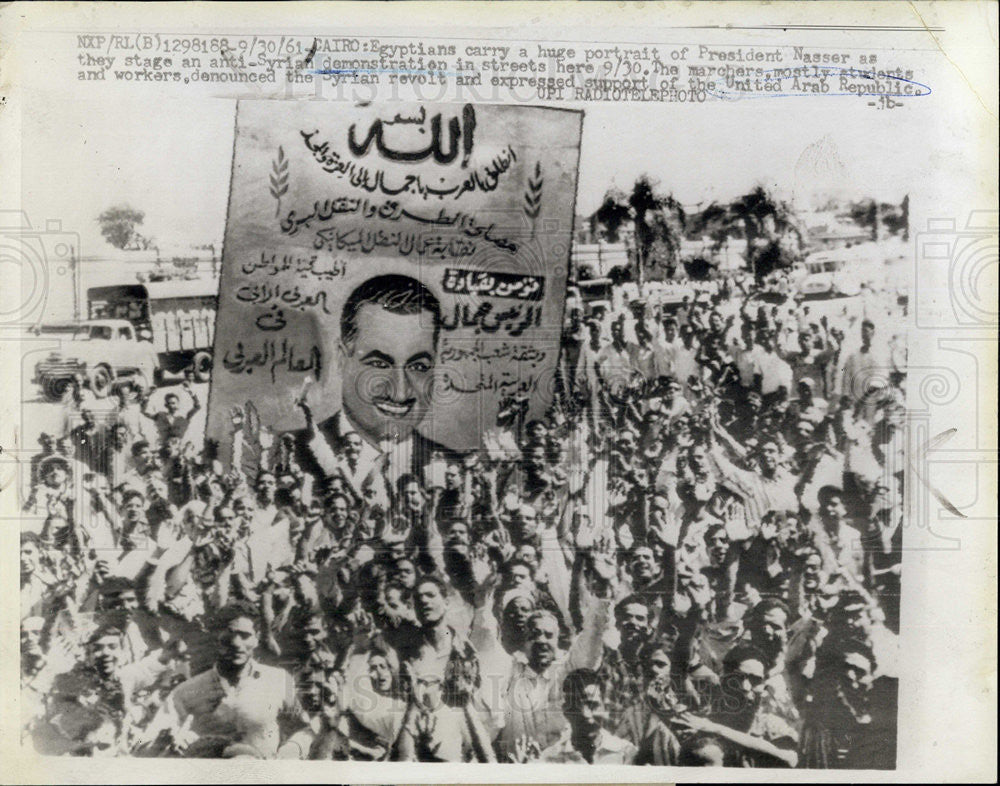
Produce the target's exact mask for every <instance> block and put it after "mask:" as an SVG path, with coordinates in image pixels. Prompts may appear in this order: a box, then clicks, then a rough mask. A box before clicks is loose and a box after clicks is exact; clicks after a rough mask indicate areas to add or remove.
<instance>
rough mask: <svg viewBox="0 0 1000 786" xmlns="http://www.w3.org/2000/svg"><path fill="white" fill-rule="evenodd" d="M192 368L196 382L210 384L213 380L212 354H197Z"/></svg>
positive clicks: (192, 362)
mask: <svg viewBox="0 0 1000 786" xmlns="http://www.w3.org/2000/svg"><path fill="white" fill-rule="evenodd" d="M191 368H192V369H194V378H195V381H197V382H208V380H210V379H211V378H212V354H211V353H210V352H196V353H195V356H194V359H193V360H192V361H191Z"/></svg>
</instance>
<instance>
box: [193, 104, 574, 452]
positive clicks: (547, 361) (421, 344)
mask: <svg viewBox="0 0 1000 786" xmlns="http://www.w3.org/2000/svg"><path fill="white" fill-rule="evenodd" d="M582 117H583V116H582V113H579V112H571V111H565V110H560V109H544V108H537V107H521V106H499V105H474V104H465V105H461V104H458V105H451V104H403V103H391V104H380V105H374V104H372V105H361V106H347V105H337V104H329V103H315V104H313V103H302V102H299V103H295V104H293V105H289V104H286V103H281V102H274V101H241V102H240V103H239V106H238V109H237V123H236V142H235V153H234V159H233V174H232V183H231V186H230V196H229V213H228V218H227V223H226V237H225V246H224V251H223V263H222V264H223V269H222V279H221V286H220V292H219V311H218V317H217V322H216V331H215V351H214V369H213V374H212V388H211V395H210V406H209V419H208V436H209V437H210V438H211V439H214V440H217V441H218V444H219V458H220V459H221V460H222V461H223V463H224V464H225V465H229V464H230V463H231V462H232V460H233V434H234V423H236V422H237V421H239V423H240V425H241V427H242V431H243V438H244V439H246V438H247V433H248V431H252V432H254V434H257V433H273V434H282V433H284V432H290V431H295V430H301V429H302V428H303V427H304V425H305V423H306V420H305V415H304V412H306V411H309V412H311V414H312V416H313V422H314V423H320V424H323V423H330V422H331V419H335V420H340V419H344V418H345V416H346V421H347V423H348V424H349V425H348V426H347V428H349V429H350V430H352V431H357V432H358V433H360V434H362V436H363V437H364V438H365V439H366V440H367V441H368V442H370V443H372V444H373V445H377V444H378V442H380V441H382V440H383V439H385V438H394V439H404V438H406V437H407V436H408V435H412V434H413V433H414V432H416V434H418V435H419V436H420V438H424V439H426V440H429V441H430V443H431V444H435V445H441V446H443V447H444V448H446V449H449V450H453V451H458V452H461V451H466V450H469V449H474V448H478V447H480V444H481V440H482V437H483V433H484V431H486V430H488V429H489V428H490V427H491V426H492V425H494V424H495V422H496V417H497V412H498V411H499V409H500V407H501V404H504V405H506V402H508V401H510V400H518V401H521V402H524V401H526V402H527V404H526V406H527V415H526V417H528V418H532V417H541V416H542V415H543V414H544V412H545V410H546V409H547V408H548V406H549V404H550V402H551V400H552V396H553V391H554V386H555V372H556V368H557V363H558V352H559V336H560V327H561V324H562V317H563V307H564V300H565V290H566V273H567V268H568V263H569V253H570V242H571V232H572V227H573V211H574V203H575V195H576V177H577V166H578V162H579V147H580V133H581V126H582ZM299 400H304V401H306V402H307V404H308V407H307V408H303V407H302V406H297V405H296V402H297V401H299ZM251 441H253V440H251ZM267 442H268V440H265V448H266V447H267V444H266V443H267Z"/></svg>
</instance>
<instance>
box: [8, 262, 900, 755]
mask: <svg viewBox="0 0 1000 786" xmlns="http://www.w3.org/2000/svg"><path fill="white" fill-rule="evenodd" d="M620 295H621V292H619V293H618V294H617V296H616V299H615V302H613V303H610V304H604V305H603V306H597V307H595V306H594V305H593V304H589V303H588V304H585V303H583V302H582V301H580V300H579V299H576V298H571V299H570V300H569V302H568V303H567V309H566V318H565V319H566V324H565V326H564V334H563V346H562V352H561V358H560V365H559V373H558V385H557V390H556V394H555V398H554V401H553V403H552V407H551V409H550V411H549V412H548V413H547V415H546V417H545V418H543V419H529V418H528V417H527V416H526V414H525V411H526V402H524V401H522V400H519V399H517V398H512V399H509V400H507V401H505V402H504V404H503V406H502V407H501V410H500V413H499V415H498V417H497V421H496V423H495V424H490V426H489V428H488V429H486V430H485V433H484V435H483V440H482V444H483V447H482V449H480V450H477V451H473V452H471V453H466V454H455V453H450V452H448V453H440V454H436V455H433V456H431V457H430V460H429V461H428V462H427V463H426V465H425V466H424V467H423V470H424V471H423V472H422V473H413V472H403V473H399V472H397V473H395V474H393V475H391V476H390V474H389V473H387V472H386V471H385V468H386V462H385V461H380V459H381V457H380V456H379V455H378V451H376V450H373V449H372V448H371V446H370V445H368V444H367V443H366V442H364V441H363V440H362V438H361V437H360V436H359V435H358V434H357V433H354V432H353V431H351V429H350V428H345V429H341V431H340V433H338V434H337V435H336V442H335V444H334V446H333V455H332V456H329V457H327V460H326V461H325V462H324V470H323V472H321V473H319V474H317V472H316V471H315V470H316V468H315V466H313V465H314V464H315V462H309V461H307V460H306V459H305V458H304V457H303V454H302V451H301V449H300V448H301V444H300V443H301V440H300V439H298V438H297V436H296V435H294V434H273V433H271V432H270V431H269V430H268V429H266V428H261V427H259V424H255V423H253V424H252V423H250V422H248V419H247V416H246V413H245V412H243V411H240V410H234V411H233V413H232V416H231V421H232V424H231V428H232V430H233V433H234V434H238V435H240V437H241V438H240V440H239V444H240V445H241V446H243V449H242V450H241V452H240V454H239V456H238V457H235V458H234V460H233V461H232V462H231V464H232V467H231V468H224V467H223V466H222V464H221V463H220V461H219V460H218V455H217V447H218V446H217V445H215V444H214V443H213V442H212V441H210V440H205V439H204V438H203V437H202V435H199V434H195V433H192V428H191V422H192V416H193V414H194V413H195V412H196V411H197V410H198V409H199V407H200V403H199V401H198V398H197V396H195V395H194V388H193V387H192V386H191V385H190V383H188V382H185V383H184V384H183V385H181V386H179V387H178V386H174V387H170V388H168V390H167V395H166V396H165V398H164V403H163V408H162V409H157V408H155V407H153V406H152V404H151V403H150V392H151V391H149V390H141V389H137V388H136V387H135V386H133V385H129V384H127V383H126V384H122V385H120V386H119V387H118V388H117V389H116V391H115V394H114V395H115V397H116V402H115V406H114V408H113V409H112V410H109V411H104V412H98V411H95V408H94V406H93V402H92V401H90V400H88V391H87V390H86V384H85V382H84V381H83V380H82V379H81V380H77V381H76V382H75V384H74V385H73V386H71V389H70V390H69V392H68V394H67V401H66V403H65V407H66V410H67V417H66V427H65V430H64V431H63V433H58V434H43V435H41V438H40V440H39V442H40V447H41V450H40V452H39V453H38V454H37V456H36V457H35V458H34V459H33V460H32V462H31V472H30V488H29V489H28V490H27V491H26V494H25V497H24V509H25V521H24V525H23V530H22V536H21V674H22V693H21V713H22V720H23V742H24V744H26V745H29V746H32V747H33V749H34V750H36V751H38V752H39V753H43V754H50V755H88V756H97V755H131V756H173V757H182V756H186V757H213V758H218V757H225V758H241V757H243V758H246V757H250V758H290V759H340V760H348V759H350V760H363V761H383V760H387V761H407V760H413V761H451V762H492V761H501V762H530V761H536V760H537V761H543V762H578V763H584V762H586V763H599V764H623V763H627V764H653V765H680V766H757V767H805V768H888V767H892V766H894V758H895V727H896V707H895V701H896V688H897V682H896V680H897V674H896V654H895V651H894V647H895V641H896V637H897V634H898V630H899V588H900V560H901V529H902V517H903V503H902V500H903V466H904V464H903V450H904V445H903V442H904V438H905V429H904V426H905V423H904V413H905V410H904V408H903V400H904V386H905V380H906V376H905V356H904V353H903V351H902V348H901V347H899V346H896V344H895V343H894V341H893V338H894V337H893V336H892V335H891V331H889V330H887V329H886V327H887V325H889V324H891V320H892V317H893V307H894V306H895V303H888V304H886V303H883V302H882V301H881V300H880V299H879V298H878V296H877V294H876V293H867V295H863V296H862V297H861V298H859V302H862V303H863V306H862V307H861V308H860V309H847V308H843V309H841V308H839V307H837V306H836V305H834V307H832V308H828V309H826V313H824V315H823V316H816V315H815V314H813V313H811V309H812V310H813V311H815V310H816V304H815V303H810V302H808V301H803V300H801V298H796V297H793V296H780V297H772V298H770V299H767V300H765V299H762V298H761V297H759V296H755V295H754V287H753V286H752V285H751V284H749V283H747V282H746V281H742V280H737V279H720V280H719V281H713V282H711V283H710V284H706V285H704V286H702V287H699V288H697V289H695V290H694V291H693V294H692V295H691V296H690V297H686V298H684V299H683V301H681V302H680V303H667V302H659V301H658V300H657V299H656V298H648V299H641V298H634V299H632V300H631V301H630V302H627V303H625V302H621V297H620ZM845 302H846V301H845ZM288 404H289V407H293V406H297V407H298V408H299V409H300V410H301V411H302V413H303V415H304V419H305V422H306V423H307V424H309V425H308V426H307V429H308V428H313V429H314V428H315V426H314V425H313V420H312V412H311V409H310V405H309V404H308V403H307V401H306V399H305V398H304V397H303V398H301V399H299V400H298V401H295V402H289V403H288ZM251 432H252V433H251Z"/></svg>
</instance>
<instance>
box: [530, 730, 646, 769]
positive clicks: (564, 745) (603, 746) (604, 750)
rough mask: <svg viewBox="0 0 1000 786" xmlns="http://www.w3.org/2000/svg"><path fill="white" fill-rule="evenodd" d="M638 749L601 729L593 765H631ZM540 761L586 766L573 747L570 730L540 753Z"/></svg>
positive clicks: (581, 756) (585, 762)
mask: <svg viewBox="0 0 1000 786" xmlns="http://www.w3.org/2000/svg"><path fill="white" fill-rule="evenodd" d="M637 751H638V748H636V747H635V745H633V744H632V743H631V742H629V741H628V740H623V739H622V738H621V737H616V736H615V735H614V734H612V733H611V732H609V731H606V730H604V729H601V731H600V736H599V737H598V738H597V747H596V748H595V750H594V761H593V762H591V763H593V764H631V763H632V761H633V760H634V759H635V754H636V752H637ZM540 761H544V762H552V763H554V764H568V763H573V764H587V763H588V762H587V760H586V759H585V758H583V754H581V753H580V752H579V751H577V750H576V748H574V747H573V742H572V740H571V739H570V730H569V729H567V730H566V731H565V732H563V735H562V736H561V737H560V738H559V741H558V742H556V743H555V744H554V745H551V746H549V747H548V748H546V749H545V750H543V751H542V755H541V758H540Z"/></svg>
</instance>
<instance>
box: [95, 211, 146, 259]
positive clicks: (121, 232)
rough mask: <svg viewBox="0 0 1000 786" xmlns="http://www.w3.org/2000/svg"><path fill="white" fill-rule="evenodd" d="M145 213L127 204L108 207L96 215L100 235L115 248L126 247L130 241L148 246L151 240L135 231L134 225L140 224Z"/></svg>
mask: <svg viewBox="0 0 1000 786" xmlns="http://www.w3.org/2000/svg"><path fill="white" fill-rule="evenodd" d="M145 218H146V214H145V213H143V212H142V211H141V210H135V209H134V208H132V207H129V206H128V205H117V206H115V207H109V208H108V209H107V210H105V211H104V212H103V213H101V215H99V216H98V217H97V223H98V224H100V226H101V235H103V236H104V239H105V240H107V241H108V242H109V243H110V244H111V245H112V246H114V247H115V248H122V249H124V248H128V246H129V244H130V243H136V242H137V241H138V244H139V245H140V246H141V245H142V244H143V243H145V245H146V247H147V248H148V247H149V245H150V244H151V241H150V240H149V239H148V238H145V237H143V236H142V235H140V234H139V233H138V232H137V231H136V227H138V226H141V225H142V222H143V219H145Z"/></svg>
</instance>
